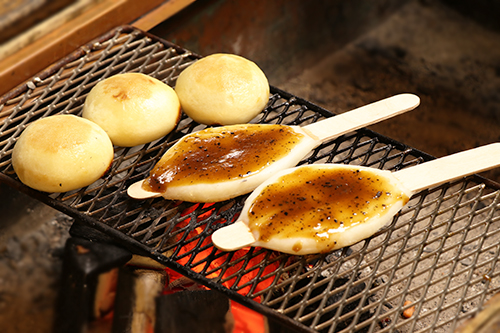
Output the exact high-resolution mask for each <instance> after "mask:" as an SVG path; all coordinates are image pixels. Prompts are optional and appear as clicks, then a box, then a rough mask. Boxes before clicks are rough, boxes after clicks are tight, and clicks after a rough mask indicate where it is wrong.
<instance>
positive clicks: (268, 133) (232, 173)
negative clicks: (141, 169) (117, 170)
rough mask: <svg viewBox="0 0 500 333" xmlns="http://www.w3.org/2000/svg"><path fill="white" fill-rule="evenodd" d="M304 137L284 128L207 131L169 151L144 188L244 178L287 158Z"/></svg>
mask: <svg viewBox="0 0 500 333" xmlns="http://www.w3.org/2000/svg"><path fill="white" fill-rule="evenodd" d="M303 137H304V134H301V133H297V132H296V131H294V130H293V128H291V127H289V126H284V125H259V124H249V125H235V126H225V127H223V128H207V129H205V130H202V131H199V132H196V133H193V134H190V135H187V136H185V137H184V138H182V139H181V141H179V142H178V143H177V144H175V145H174V146H173V147H172V148H171V149H169V150H168V151H167V153H166V154H165V155H164V156H163V157H162V159H161V160H160V161H159V162H158V163H157V165H156V166H155V167H154V169H153V170H152V171H151V173H150V176H149V177H148V178H147V179H146V180H145V181H144V183H143V185H142V188H143V189H144V190H146V191H150V192H160V193H163V192H165V190H166V188H167V187H168V186H183V185H192V184H196V183H218V182H223V181H228V180H235V179H241V178H245V177H248V176H250V175H252V174H253V173H255V172H258V171H259V170H261V169H263V168H265V167H266V166H268V165H269V164H271V163H273V162H274V161H276V160H278V159H280V158H282V157H284V156H286V155H287V154H288V153H289V152H290V151H291V149H292V148H293V147H295V146H296V145H297V144H298V143H299V142H300V141H301V139H302V138H303Z"/></svg>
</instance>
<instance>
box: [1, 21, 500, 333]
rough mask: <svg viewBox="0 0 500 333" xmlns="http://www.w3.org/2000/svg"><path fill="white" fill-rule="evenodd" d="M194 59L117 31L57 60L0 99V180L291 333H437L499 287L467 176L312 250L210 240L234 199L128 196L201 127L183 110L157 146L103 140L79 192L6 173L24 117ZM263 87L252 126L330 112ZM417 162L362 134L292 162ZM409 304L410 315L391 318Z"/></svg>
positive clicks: (490, 208) (491, 204)
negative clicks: (366, 230)
mask: <svg viewBox="0 0 500 333" xmlns="http://www.w3.org/2000/svg"><path fill="white" fill-rule="evenodd" d="M197 58H198V56H197V55H195V54H192V53H191V52H189V51H187V50H184V49H182V48H180V47H178V46H175V45H173V44H170V43H168V42H166V41H163V40H161V39H158V38H156V37H155V36H151V35H148V34H147V33H144V32H141V31H138V30H136V29H134V28H131V27H120V28H118V29H116V30H113V31H111V32H110V33H108V34H107V35H105V36H103V37H101V38H100V39H98V40H96V42H94V43H91V44H88V45H86V46H84V47H82V48H81V49H79V50H77V51H75V53H73V54H72V55H70V56H68V57H67V58H65V59H62V60H61V61H60V62H59V63H57V64H55V65H54V66H52V67H51V68H49V69H47V70H46V71H44V72H43V73H41V74H40V75H39V76H38V77H36V78H34V79H33V80H31V81H29V82H27V83H26V84H25V85H23V86H22V87H20V88H18V89H16V90H14V91H12V92H11V93H9V94H7V95H5V96H4V97H2V99H0V117H1V118H2V124H1V127H0V149H1V150H0V170H1V171H2V180H3V181H6V182H8V183H9V184H11V185H13V186H14V187H16V188H18V189H20V190H22V191H25V192H26V193H29V194H31V195H33V196H36V197H37V198H39V199H41V200H42V201H44V202H46V203H48V204H50V205H52V206H54V207H55V208H57V209H60V210H62V211H64V212H65V213H68V214H69V215H71V216H73V217H75V218H76V219H78V220H80V221H83V222H86V223H89V224H90V225H92V226H93V227H96V228H98V229H99V230H101V231H104V232H107V233H109V234H110V235H111V236H113V237H115V238H117V241H119V242H121V243H122V244H124V245H126V246H127V247H128V248H132V249H137V251H138V252H140V253H148V254H149V255H150V256H151V257H153V258H154V259H156V260H158V261H160V262H162V263H163V264H165V265H167V266H169V267H171V268H173V269H175V270H177V271H179V272H181V273H182V274H185V275H186V276H189V277H191V278H193V279H195V280H197V281H198V282H200V283H202V284H204V285H206V286H207V287H209V288H213V289H217V290H220V291H222V292H223V293H225V294H226V295H228V296H229V297H230V298H232V299H235V300H237V301H240V302H242V303H243V304H246V305H247V306H249V307H251V308H253V309H255V310H257V311H260V312H261V313H263V314H265V315H268V316H270V317H272V318H274V319H277V320H279V321H281V322H282V323H284V324H286V325H288V326H289V327H291V328H293V329H296V330H299V331H320V332H372V331H380V332H450V331H453V330H455V329H456V328H457V327H458V326H459V325H460V324H461V323H462V322H463V321H464V319H466V318H469V317H471V316H472V315H473V314H475V313H476V312H477V311H479V310H481V309H482V307H483V305H484V303H485V302H486V301H487V300H488V299H489V298H490V297H491V296H492V295H493V294H494V293H496V292H498V290H499V288H500V286H499V282H498V280H499V275H500V267H499V266H500V265H499V252H500V244H499V243H500V242H499V240H500V235H499V233H500V214H499V213H498V206H499V191H498V188H497V186H496V185H495V184H493V183H492V182H489V181H487V180H484V179H482V178H480V177H478V176H473V177H468V178H467V179H465V180H461V181H457V182H454V183H449V184H445V185H442V186H440V187H438V188H434V189H431V190H428V191H424V192H422V193H419V194H417V195H415V196H414V197H413V198H412V199H411V200H410V202H409V203H408V205H407V206H405V207H404V208H403V210H402V211H401V212H400V213H399V214H398V216H396V217H395V218H394V220H393V221H392V223H391V224H390V225H389V226H387V227H385V228H383V229H382V230H380V231H379V232H377V233H376V234H375V235H374V236H373V237H371V238H369V239H366V240H364V241H362V242H360V243H358V244H356V245H354V246H351V247H349V248H344V249H342V250H338V251H335V252H332V253H329V254H323V255H311V256H289V255H284V254H281V253H276V252H271V251H268V250H264V249H260V248H249V249H242V250H239V251H236V252H229V253H225V252H220V251H218V250H217V249H216V248H214V246H213V245H212V243H211V240H210V236H211V234H212V233H213V231H215V230H217V229H218V228H220V227H222V226H225V225H228V224H230V223H232V222H234V221H235V219H236V218H237V216H238V214H239V211H240V209H241V208H242V205H243V202H244V199H245V196H243V197H239V198H236V199H234V200H229V201H225V202H218V203H212V204H193V203H187V202H174V201H167V200H163V199H150V200H147V201H143V202H141V201H135V200H131V199H129V198H128V196H127V195H126V189H127V187H128V186H129V185H131V184H132V183H134V182H136V181H138V180H141V179H143V178H145V177H146V176H147V175H148V173H149V170H150V169H151V168H152V167H153V166H154V164H155V163H156V162H157V161H158V159H159V158H160V157H161V156H162V155H163V153H164V152H165V151H166V150H167V149H168V148H169V147H170V146H171V145H172V144H173V143H175V141H176V140H177V139H179V138H180V137H182V136H183V135H185V134H187V133H190V132H193V131H196V130H199V129H202V128H204V126H201V125H199V124H197V123H195V122H193V121H192V120H190V119H189V118H187V117H185V116H184V118H182V119H181V121H180V123H179V125H178V127H177V129H176V130H175V131H174V132H172V133H171V134H169V135H168V136H167V137H165V138H162V139H161V140H158V141H156V142H153V143H150V144H146V145H143V146H140V147H133V148H120V147H115V158H114V161H113V165H112V168H111V170H110V171H109V173H108V174H107V175H106V176H105V177H103V178H102V179H100V180H99V181H97V182H96V183H94V184H92V185H90V186H88V187H86V188H83V189H80V190H77V191H73V192H68V193H57V194H51V195H47V194H43V193H38V192H36V191H32V190H30V189H28V188H26V187H25V186H24V185H22V184H21V183H20V182H19V181H17V178H16V175H15V174H14V172H13V170H12V167H11V164H10V157H11V152H12V148H13V146H14V144H15V142H16V140H17V138H18V137H19V135H20V133H21V132H22V130H23V129H24V128H25V127H26V125H28V124H29V123H31V122H33V121H34V120H36V119H39V118H42V117H46V116H49V115H53V114H60V113H71V114H76V115H79V114H80V113H81V110H82V106H83V102H84V100H85V97H86V95H87V94H88V92H89V91H90V89H91V88H92V87H93V86H94V85H95V84H96V83H97V82H98V81H99V80H102V79H104V78H106V77H109V76H111V75H114V74H117V73H123V72H142V73H146V74H149V75H152V76H154V77H156V78H158V79H160V80H162V81H164V82H165V83H167V84H169V85H171V86H174V85H175V81H176V78H177V76H178V75H179V73H180V72H181V71H182V70H183V69H184V68H186V67H187V66H189V65H190V64H191V63H192V62H193V61H195V60H196V59H197ZM271 92H272V94H271V97H270V100H269V104H268V106H267V108H266V109H265V110H264V111H263V112H262V113H261V114H260V115H259V116H258V117H257V118H256V119H254V120H253V121H252V122H256V123H280V124H293V125H305V124H308V123H311V122H316V121H318V120H319V119H321V118H324V117H329V116H332V114H331V113H329V112H328V111H326V110H324V109H321V108H319V107H317V106H315V105H313V104H311V103H309V102H307V101H305V100H302V99H300V98H297V97H295V96H292V95H290V94H288V93H286V92H283V91H280V90H278V89H276V88H272V90H271ZM429 158H431V157H430V156H428V155H426V154H424V153H422V152H419V151H416V150H414V149H412V148H411V147H408V146H406V145H404V144H402V143H399V142H396V141H394V140H391V139H390V138H387V137H383V136H381V135H378V134H377V133H374V132H371V131H369V130H366V129H362V130H359V131H357V132H354V133H351V134H349V135H345V136H342V137H340V138H337V139H335V140H332V141H330V142H326V143H324V144H322V145H321V146H320V147H318V148H316V149H315V150H314V151H312V152H311V154H310V155H309V156H308V157H307V158H305V159H304V160H303V161H302V162H301V163H347V164H356V165H365V166H371V167H375V168H381V169H389V170H398V169H401V168H405V167H407V166H410V165H414V164H418V163H420V162H422V161H423V160H425V159H429ZM410 307H412V308H414V309H415V312H414V314H413V315H412V316H411V317H410V318H405V317H403V316H402V315H401V313H402V311H403V310H405V309H407V308H410Z"/></svg>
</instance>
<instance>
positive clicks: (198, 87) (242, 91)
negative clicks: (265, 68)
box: [175, 53, 269, 125]
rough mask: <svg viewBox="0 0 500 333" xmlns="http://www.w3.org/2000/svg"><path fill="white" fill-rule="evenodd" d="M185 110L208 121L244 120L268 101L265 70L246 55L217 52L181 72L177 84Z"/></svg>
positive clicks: (220, 123) (199, 120)
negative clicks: (245, 56) (246, 57)
mask: <svg viewBox="0 0 500 333" xmlns="http://www.w3.org/2000/svg"><path fill="white" fill-rule="evenodd" d="M175 91H176V92H177V95H178V96H179V100H180V102H181V106H182V109H183V111H184V112H185V113H186V114H187V115H188V116H189V117H191V118H192V119H193V120H195V121H196V122H198V123H202V124H206V125H233V124H244V123H247V122H249V121H250V120H252V119H253V118H254V117H255V116H256V115H257V114H259V113H260V112H261V111H262V110H263V109H264V108H265V106H266V105H267V102H268V101H269V82H268V80H267V78H266V76H265V74H264V72H262V70H261V69H260V68H259V67H258V66H257V65H256V64H255V63H254V62H252V61H250V60H248V59H245V58H243V57H240V56H237V55H232V54H224V53H216V54H212V55H210V56H207V57H205V58H202V59H200V60H198V61H196V62H195V63H194V64H192V65H191V66H189V67H188V68H186V69H185V70H184V71H182V72H181V74H180V75H179V77H178V79H177V83H176V85H175Z"/></svg>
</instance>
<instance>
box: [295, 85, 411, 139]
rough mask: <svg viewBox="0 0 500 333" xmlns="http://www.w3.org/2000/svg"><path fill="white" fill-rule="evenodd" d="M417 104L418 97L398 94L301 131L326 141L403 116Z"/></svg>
mask: <svg viewBox="0 0 500 333" xmlns="http://www.w3.org/2000/svg"><path fill="white" fill-rule="evenodd" d="M419 104H420V98H419V97H418V96H416V95H413V94H399V95H395V96H392V97H389V98H385V99H382V100H380V101H377V102H374V103H371V104H368V105H365V106H362V107H359V108H357V109H354V110H352V111H348V112H344V113H341V114H339V115H337V116H335V117H331V118H328V119H325V120H321V121H318V122H316V123H312V124H309V125H306V126H304V127H303V129H304V130H305V131H306V132H307V133H309V132H310V133H312V134H313V135H314V136H315V137H316V138H317V139H318V140H320V141H326V140H330V139H333V138H336V137H338V136H341V135H344V134H347V133H349V132H353V131H355V130H357V129H360V128H362V127H366V126H369V125H373V124H375V123H378V122H381V121H383V120H386V119H389V118H392V117H395V116H397V115H400V114H403V113H405V112H408V111H410V110H413V109H415V108H416V107H417V106H418V105H419Z"/></svg>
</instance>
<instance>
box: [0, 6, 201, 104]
mask: <svg viewBox="0 0 500 333" xmlns="http://www.w3.org/2000/svg"><path fill="white" fill-rule="evenodd" d="M192 1H193V0H170V1H166V2H165V1H164V0H142V1H134V0H105V1H102V2H100V3H98V4H96V5H95V6H92V7H91V8H89V9H88V10H86V11H85V12H83V13H82V14H81V15H79V16H77V17H75V18H74V19H73V20H71V21H69V22H67V23H64V24H63V25H61V26H60V27H58V28H56V29H55V30H53V31H52V32H50V33H48V34H46V35H45V36H43V37H41V38H39V39H37V40H35V41H33V43H31V44H30V45H29V46H27V47H25V48H23V49H21V50H19V51H18V52H16V53H14V54H12V55H10V56H8V57H6V58H5V59H3V60H1V61H0V96H1V95H3V94H5V93H6V92H7V91H9V90H11V89H13V88H15V87H16V86H18V85H20V84H21V83H23V82H24V81H26V80H27V79H29V78H30V77H33V76H35V75H36V74H37V73H39V72H40V71H42V70H43V69H44V68H46V67H47V66H49V65H50V64H52V63H54V62H56V61H57V60H59V59H61V58H62V57H64V56H65V55H67V54H69V53H70V52H72V51H73V50H75V49H77V48H78V47H80V46H81V45H83V44H85V43H88V42H89V41H91V40H92V39H94V38H96V37H98V36H100V35H102V34H103V33H105V32H107V31H109V30H111V29H113V28H115V27H117V26H120V25H123V24H130V23H131V22H134V20H136V19H137V18H138V17H140V19H139V20H138V25H136V26H137V27H142V29H143V30H145V29H144V28H146V30H147V27H151V26H154V25H156V24H158V23H159V21H158V20H164V19H166V18H168V17H169V16H170V15H173V14H174V13H176V12H177V11H178V10H180V9H182V8H183V7H184V6H187V5H188V4H189V3H191V2H192ZM155 9H156V10H155ZM150 11H152V13H151V15H152V16H148V15H144V14H147V13H149V12H150ZM142 15H144V16H142ZM141 16H142V17H141Z"/></svg>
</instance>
